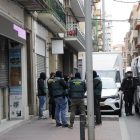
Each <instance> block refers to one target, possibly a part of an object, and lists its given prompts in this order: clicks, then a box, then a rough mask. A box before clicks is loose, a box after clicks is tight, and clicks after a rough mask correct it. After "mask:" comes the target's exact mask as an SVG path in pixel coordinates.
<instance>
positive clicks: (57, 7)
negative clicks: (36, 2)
mask: <svg viewBox="0 0 140 140" xmlns="http://www.w3.org/2000/svg"><path fill="white" fill-rule="evenodd" d="M44 1H45V2H46V4H47V6H48V8H47V11H37V12H38V13H46V12H47V13H52V14H53V15H54V16H55V17H56V18H57V19H58V20H59V21H60V22H61V23H62V24H63V26H64V27H65V28H66V12H65V10H64V7H63V5H62V4H61V3H60V2H59V0H44Z"/></svg>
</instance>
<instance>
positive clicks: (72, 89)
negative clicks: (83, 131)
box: [38, 71, 102, 129]
mask: <svg viewBox="0 0 140 140" xmlns="http://www.w3.org/2000/svg"><path fill="white" fill-rule="evenodd" d="M64 79H65V78H64ZM64 79H63V78H62V71H57V72H56V73H55V77H53V79H52V80H51V82H49V96H50V98H52V97H53V99H54V101H55V120H56V127H60V126H62V127H68V128H70V129H72V128H73V124H74V119H75V112H76V110H77V108H78V109H79V111H80V113H81V114H84V126H85V128H86V127H87V121H86V114H85V111H86V108H85V104H84V98H85V92H86V82H85V80H82V79H81V76H80V73H79V72H76V73H75V78H73V79H72V78H71V80H69V81H68V82H67V81H65V80H64ZM42 80H45V79H41V76H40V78H39V80H38V91H39V92H38V97H39V99H40V103H41V102H42V100H41V98H40V97H41V96H45V94H44V95H43V94H42V93H41V92H42V91H43V90H44V91H45V92H46V87H45V84H43V83H42V85H43V86H42V88H41V87H40V85H41V84H39V81H42ZM93 81H94V82H93V83H94V85H93V86H94V93H93V94H94V108H93V109H94V110H95V115H96V122H95V125H100V124H102V121H101V113H100V98H101V92H102V81H101V79H100V77H98V76H97V73H96V71H93ZM40 89H42V90H40ZM44 91H43V92H44ZM69 98H70V100H71V106H70V112H71V115H70V125H69V124H68V123H67V121H66V117H65V116H66V109H67V102H68V99H69ZM43 102H44V101H43ZM42 105H43V103H41V104H39V114H40V116H39V118H44V116H43V113H42V110H43V109H42ZM60 113H61V122H60V116H59V114H60Z"/></svg>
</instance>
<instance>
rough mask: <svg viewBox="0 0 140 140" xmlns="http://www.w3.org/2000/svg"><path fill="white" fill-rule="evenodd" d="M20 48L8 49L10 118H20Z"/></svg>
mask: <svg viewBox="0 0 140 140" xmlns="http://www.w3.org/2000/svg"><path fill="white" fill-rule="evenodd" d="M21 70H22V69H21V48H15V49H11V48H10V49H9V88H10V118H22V117H23V111H22V82H21V81H22V77H21Z"/></svg>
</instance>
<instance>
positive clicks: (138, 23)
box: [134, 20, 140, 30]
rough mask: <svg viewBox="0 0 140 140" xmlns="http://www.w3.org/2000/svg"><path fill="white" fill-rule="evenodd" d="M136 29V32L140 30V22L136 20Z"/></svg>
mask: <svg viewBox="0 0 140 140" xmlns="http://www.w3.org/2000/svg"><path fill="white" fill-rule="evenodd" d="M134 28H135V30H138V29H139V28H140V21H138V20H135V23H134Z"/></svg>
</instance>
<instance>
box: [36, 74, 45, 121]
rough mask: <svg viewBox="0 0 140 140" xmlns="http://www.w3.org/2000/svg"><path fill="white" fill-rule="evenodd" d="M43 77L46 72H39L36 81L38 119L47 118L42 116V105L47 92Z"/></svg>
mask: <svg viewBox="0 0 140 140" xmlns="http://www.w3.org/2000/svg"><path fill="white" fill-rule="evenodd" d="M45 79H46V73H44V72H42V73H40V78H39V79H38V81H37V87H38V98H39V119H47V118H46V117H44V116H43V106H44V103H45V101H46V94H47V89H46V85H45V83H44V80H45Z"/></svg>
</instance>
